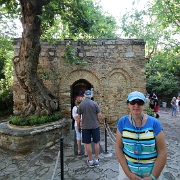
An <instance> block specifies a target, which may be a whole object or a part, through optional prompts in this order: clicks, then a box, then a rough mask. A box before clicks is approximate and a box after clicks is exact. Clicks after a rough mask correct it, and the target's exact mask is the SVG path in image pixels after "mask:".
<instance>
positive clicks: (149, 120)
mask: <svg viewBox="0 0 180 180" xmlns="http://www.w3.org/2000/svg"><path fill="white" fill-rule="evenodd" d="M144 104H145V96H144V94H142V93H141V92H138V91H134V92H132V93H130V94H129V96H128V98H127V106H128V108H129V110H130V114H128V115H126V116H123V117H121V118H120V119H119V121H118V124H117V131H116V144H115V149H116V155H117V158H118V161H119V163H120V164H119V171H120V174H119V179H118V180H129V179H130V180H142V179H143V180H157V179H158V180H161V179H162V176H161V172H162V170H163V168H164V166H165V164H166V159H167V150H166V143H165V137H164V132H163V128H162V126H161V124H160V122H159V121H158V120H157V119H156V118H154V117H152V116H149V115H147V114H144V113H143V106H144Z"/></svg>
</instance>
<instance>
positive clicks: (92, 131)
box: [78, 90, 102, 167]
mask: <svg viewBox="0 0 180 180" xmlns="http://www.w3.org/2000/svg"><path fill="white" fill-rule="evenodd" d="M84 97H85V100H84V101H83V102H82V103H81V104H80V105H79V107H78V118H79V119H80V117H81V116H82V140H83V143H84V144H86V150H87V154H88V160H87V165H88V166H89V167H94V166H99V151H100V145H99V142H100V129H99V122H100V119H101V117H102V114H101V109H100V107H99V105H98V104H97V102H95V101H92V100H91V98H92V92H91V91H90V90H86V91H85V93H84ZM91 137H92V139H93V142H94V152H95V159H94V160H93V158H92V146H91Z"/></svg>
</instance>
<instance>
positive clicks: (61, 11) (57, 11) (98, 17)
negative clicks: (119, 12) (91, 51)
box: [40, 0, 118, 40]
mask: <svg viewBox="0 0 180 180" xmlns="http://www.w3.org/2000/svg"><path fill="white" fill-rule="evenodd" d="M40 18H41V20H42V29H43V34H42V39H46V40H52V37H53V38H55V39H56V40H57V39H64V38H73V39H74V40H77V39H92V38H115V37H116V35H115V33H116V31H117V29H118V26H117V23H116V20H115V18H114V17H112V16H110V15H108V14H107V13H105V12H103V10H102V7H101V6H99V5H98V4H95V3H94V1H93V0H78V1H77V0H72V1H68V0H61V1H56V0H51V1H50V3H49V4H48V5H46V6H44V9H43V14H42V16H41V17H40Z"/></svg>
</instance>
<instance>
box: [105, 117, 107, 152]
mask: <svg viewBox="0 0 180 180" xmlns="http://www.w3.org/2000/svg"><path fill="white" fill-rule="evenodd" d="M106 129H107V118H105V153H107V130H106Z"/></svg>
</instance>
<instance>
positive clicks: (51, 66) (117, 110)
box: [13, 39, 146, 128]
mask: <svg viewBox="0 0 180 180" xmlns="http://www.w3.org/2000/svg"><path fill="white" fill-rule="evenodd" d="M92 41H93V43H92V44H91V43H89V42H83V41H80V40H79V41H73V40H71V39H68V40H64V41H61V42H57V43H56V44H55V45H50V44H48V43H47V42H42V43H41V45H42V50H41V53H40V66H39V67H40V70H39V71H40V72H41V73H40V75H42V74H43V73H44V75H45V76H44V83H45V84H46V86H47V87H48V88H49V89H50V90H51V91H52V92H54V94H55V95H56V96H57V97H58V99H59V104H60V109H61V111H62V112H63V114H64V117H68V118H69V117H71V109H72V107H73V106H74V99H75V96H76V95H77V93H78V91H79V90H80V89H81V90H82V91H85V90H87V89H90V90H92V91H93V98H94V100H95V101H96V102H98V104H99V105H100V107H101V110H102V113H103V119H104V118H105V117H106V118H107V121H108V124H110V125H111V127H112V128H113V127H115V126H116V123H117V120H118V119H119V118H120V117H121V116H123V115H125V114H127V113H128V109H127V106H126V98H127V95H128V94H129V93H130V92H131V91H135V90H138V91H141V92H143V93H145V92H146V77H145V42H144V41H143V40H139V39H95V40H92ZM67 43H70V45H71V47H72V48H73V49H74V50H75V52H76V55H77V56H78V57H79V58H80V59H83V61H86V62H87V63H88V65H87V66H79V65H76V64H73V65H72V64H69V63H67V62H65V61H64V54H65V51H66V44H67ZM19 48H20V39H15V40H14V49H15V55H18V52H19ZM42 72H43V73H42ZM45 77H46V78H45ZM13 94H14V114H17V113H18V112H19V111H21V108H22V105H23V103H26V101H27V99H26V94H25V92H24V91H23V89H22V88H21V87H20V85H19V83H18V81H17V79H16V77H14V92H13Z"/></svg>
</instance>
